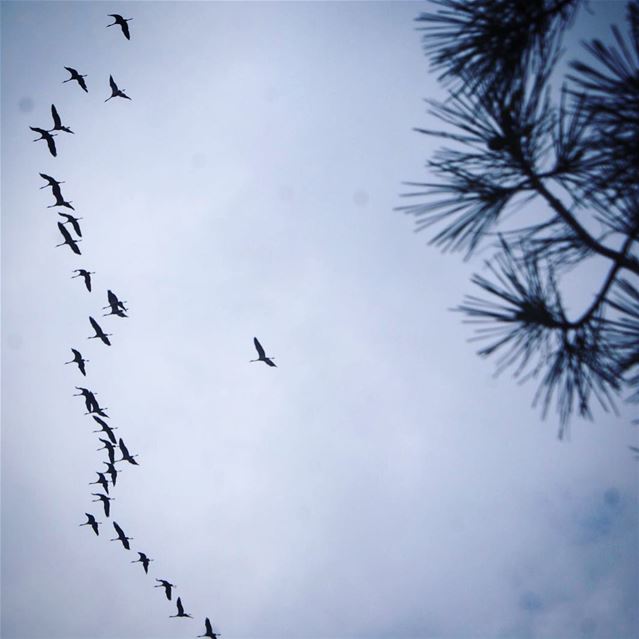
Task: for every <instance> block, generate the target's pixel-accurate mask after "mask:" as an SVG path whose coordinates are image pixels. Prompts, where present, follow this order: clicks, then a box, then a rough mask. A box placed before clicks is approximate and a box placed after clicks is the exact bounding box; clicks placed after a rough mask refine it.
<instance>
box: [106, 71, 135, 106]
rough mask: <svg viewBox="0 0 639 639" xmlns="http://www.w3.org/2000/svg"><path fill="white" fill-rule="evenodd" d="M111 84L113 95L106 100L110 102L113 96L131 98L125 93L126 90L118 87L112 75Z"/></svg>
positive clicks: (110, 77)
mask: <svg viewBox="0 0 639 639" xmlns="http://www.w3.org/2000/svg"><path fill="white" fill-rule="evenodd" d="M109 85H110V86H111V95H110V96H109V97H108V98H107V99H106V100H105V102H108V101H109V100H110V99H111V98H126V99H127V100H130V99H131V98H130V97H129V96H128V95H126V94H125V93H124V91H121V90H120V89H118V85H117V84H116V83H115V80H114V79H113V76H112V75H110V76H109Z"/></svg>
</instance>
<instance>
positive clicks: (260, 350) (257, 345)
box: [253, 337, 265, 359]
mask: <svg viewBox="0 0 639 639" xmlns="http://www.w3.org/2000/svg"><path fill="white" fill-rule="evenodd" d="M253 344H255V348H256V350H257V356H258V357H259V358H260V359H262V358H263V357H264V355H265V353H264V349H263V348H262V345H261V344H260V343H259V342H258V341H257V337H254V338H253Z"/></svg>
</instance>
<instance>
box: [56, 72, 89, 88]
mask: <svg viewBox="0 0 639 639" xmlns="http://www.w3.org/2000/svg"><path fill="white" fill-rule="evenodd" d="M64 68H65V69H66V70H67V71H68V72H69V73H70V74H71V77H70V78H68V79H67V80H64V81H63V82H62V84H64V83H65V82H71V80H76V81H77V83H78V84H79V85H80V86H81V87H82V88H83V89H84V92H85V93H88V92H89V89H87V83H86V82H85V81H84V78H86V77H87V76H86V74H85V75H80V74H79V73H78V72H77V71H76V70H75V69H74V68H73V67H64Z"/></svg>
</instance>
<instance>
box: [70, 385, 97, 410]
mask: <svg viewBox="0 0 639 639" xmlns="http://www.w3.org/2000/svg"><path fill="white" fill-rule="evenodd" d="M76 388H77V389H78V390H79V391H80V392H79V393H74V394H73V396H74V397H80V395H82V397H84V405H85V406H86V409H87V413H97V412H98V411H99V410H100V405H99V404H98V400H97V399H96V398H95V393H93V392H92V391H90V390H89V389H88V388H83V387H82V386H76Z"/></svg>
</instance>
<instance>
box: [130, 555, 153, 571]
mask: <svg viewBox="0 0 639 639" xmlns="http://www.w3.org/2000/svg"><path fill="white" fill-rule="evenodd" d="M138 555H140V558H139V559H135V560H134V561H132V562H131V563H132V564H137V563H141V564H142V566H143V567H144V572H145V573H146V574H147V575H148V574H149V562H150V561H153V559H149V558H148V557H147V556H146V555H145V554H144V553H143V552H140V551H139V550H138Z"/></svg>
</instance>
